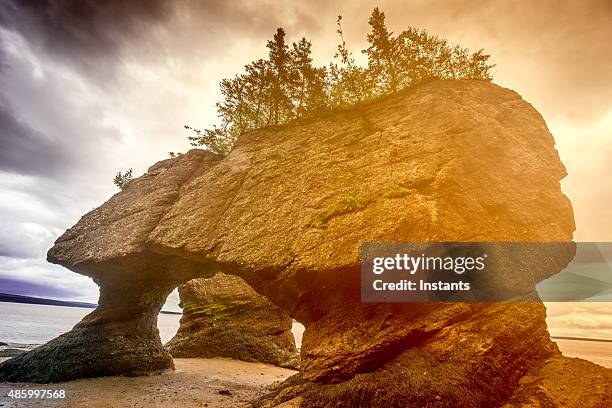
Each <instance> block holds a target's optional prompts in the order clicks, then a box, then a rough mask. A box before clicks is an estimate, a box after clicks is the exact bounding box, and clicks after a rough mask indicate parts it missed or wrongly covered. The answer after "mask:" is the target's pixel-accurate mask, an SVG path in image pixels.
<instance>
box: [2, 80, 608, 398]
mask: <svg viewBox="0 0 612 408" xmlns="http://www.w3.org/2000/svg"><path fill="white" fill-rule="evenodd" d="M193 154H194V155H195V154H196V153H193ZM564 176H565V169H564V167H563V165H562V164H561V162H560V160H559V156H558V154H557V151H556V150H555V148H554V141H553V138H552V136H551V135H550V133H549V132H548V129H547V128H546V124H545V122H544V120H543V119H542V117H541V116H540V115H539V114H538V112H537V111H536V110H535V109H533V107H532V106H531V105H529V104H528V103H526V102H525V101H523V100H522V99H521V97H520V96H519V95H518V94H516V93H514V92H512V91H509V90H507V89H503V88H501V87H498V86H496V85H493V84H491V83H487V82H481V81H432V82H429V83H425V84H422V85H420V86H417V87H414V88H412V89H409V90H406V91H404V92H401V93H398V94H395V95H393V96H390V97H388V98H385V99H384V100H381V101H379V102H376V103H372V104H368V105H365V106H361V107H358V108H355V109H352V110H347V111H343V112H336V113H330V114H327V115H323V116H321V117H319V118H316V119H312V120H305V121H300V122H296V123H292V124H289V125H285V126H282V127H279V128H268V129H263V130H260V131H257V132H253V133H249V134H245V135H243V136H241V138H240V139H239V140H238V143H237V144H236V146H235V147H234V148H233V150H232V151H231V153H230V154H229V155H228V156H227V157H225V158H223V159H222V160H218V159H215V160H214V162H211V163H209V164H208V165H204V164H202V165H200V166H199V167H198V169H197V170H194V172H193V173H192V175H191V176H189V177H187V178H185V179H184V184H183V185H182V187H180V188H177V189H176V191H177V193H176V194H173V195H172V200H174V203H173V204H168V205H167V206H165V207H164V210H163V211H160V212H159V213H158V214H156V215H155V217H154V218H155V219H154V220H153V221H151V223H147V224H146V225H147V228H146V229H143V230H142V235H139V236H138V237H139V239H138V245H136V246H134V248H135V249H131V248H130V247H126V251H127V253H128V254H131V253H137V254H145V256H144V258H143V257H140V258H138V257H137V256H132V255H127V256H126V258H125V259H124V258H122V256H120V253H118V252H117V251H115V250H113V249H112V248H113V246H112V245H113V244H112V243H111V242H110V241H111V239H110V238H111V235H112V234H109V235H108V238H109V239H108V240H107V241H104V242H102V241H101V240H100V239H98V237H97V234H92V235H90V234H89V233H88V231H90V230H91V229H92V225H93V227H95V228H100V227H99V226H98V225H99V224H96V222H93V224H92V223H91V221H90V219H91V217H89V216H86V217H84V219H83V220H81V221H80V223H79V224H77V226H76V227H74V228H73V229H72V230H70V231H69V232H68V233H67V234H66V236H67V238H64V237H62V238H61V239H60V240H59V241H58V243H57V244H56V247H54V248H53V249H52V250H51V251H50V254H49V258H50V260H52V261H54V262H58V263H61V264H63V265H65V266H67V267H69V268H71V269H73V270H75V271H77V272H80V273H85V274H89V275H91V276H93V277H94V278H95V279H96V281H97V282H104V278H106V277H108V279H109V281H110V282H111V283H113V282H118V281H119V279H122V280H123V281H122V282H123V285H125V286H126V287H128V288H129V287H131V285H132V284H134V285H136V286H142V287H143V288H150V289H146V290H162V289H163V290H166V289H164V288H166V287H165V286H164V285H165V282H171V283H172V284H176V283H177V282H184V281H186V280H188V279H191V278H195V277H206V274H207V273H211V271H217V270H220V271H222V272H225V273H228V274H235V275H239V276H241V277H243V278H244V279H245V280H246V281H247V282H248V283H249V285H251V287H253V288H254V289H255V290H256V291H258V292H259V293H261V294H263V295H265V296H266V297H267V298H268V299H269V300H271V301H272V302H273V303H275V304H276V305H278V306H280V307H281V308H282V309H284V310H285V311H287V312H288V313H289V315H290V316H291V317H294V318H296V319H297V320H299V321H300V322H302V323H303V324H304V325H305V332H304V338H303V342H302V349H301V371H300V373H299V374H298V375H296V376H294V377H292V378H291V379H289V380H288V381H287V382H285V383H284V384H283V385H282V386H281V387H279V388H278V389H277V391H276V392H274V393H272V394H271V395H269V396H268V397H266V398H263V399H261V400H260V401H257V402H256V403H255V404H256V405H261V406H275V405H279V404H283V403H290V404H293V405H295V404H300V405H301V406H306V407H319V406H356V407H361V406H368V407H405V406H419V407H420V406H437V407H457V406H467V407H480V406H500V405H503V404H505V403H507V404H510V403H514V402H516V401H518V402H520V403H524V404H532V406H556V405H555V404H557V405H559V404H560V403H561V402H560V401H558V400H553V399H554V398H557V396H558V394H556V393H549V394H546V393H537V392H535V391H533V390H534V388H533V387H537V386H538V385H537V384H541V385H542V386H543V387H545V388H546V387H550V386H551V384H554V383H555V382H554V381H555V380H554V378H553V376H554V375H555V374H554V373H555V370H546V369H545V368H543V367H548V366H547V365H546V362H555V363H554V364H553V366H555V367H556V365H555V364H557V365H558V364H565V363H567V364H568V367H569V368H568V370H571V368H572V367H573V366H574V365H576V364H578V363H577V362H576V361H575V360H570V359H564V358H563V357H561V356H559V352H558V350H557V348H556V346H555V345H554V343H552V342H551V341H550V339H549V336H548V333H547V331H546V324H545V320H544V318H545V309H544V306H543V305H542V304H541V303H540V302H537V301H535V302H507V303H452V304H451V303H361V302H360V287H359V279H360V277H359V270H360V263H359V247H360V244H361V243H362V242H380V241H387V242H402V241H405V242H452V241H469V242H498V241H502V242H505V241H509V242H569V241H571V240H572V235H573V231H574V219H573V213H572V208H571V205H570V203H569V200H568V199H567V198H566V197H565V196H564V195H563V194H562V192H561V188H560V180H561V179H562V178H563V177H564ZM107 204H108V203H107ZM107 204H105V206H106V205H107ZM101 208H104V206H103V207H101ZM88 217H89V218H88ZM109 219H110V218H109ZM113 219H114V220H115V222H114V223H113V225H114V224H117V225H120V224H121V221H120V218H116V219H115V218H113ZM93 220H94V221H95V217H94V219H93ZM88 224H90V225H88ZM107 224H108V222H107V223H102V224H101V225H107ZM113 228H116V227H113ZM103 231H104V229H103V228H102V229H100V232H103ZM116 231H124V232H126V233H128V232H129V231H130V228H126V229H117V230H116ZM122 233H123V232H122ZM117 237H120V236H119V235H117V236H116V238H117ZM128 242H132V241H131V240H128ZM99 244H104V245H105V246H107V247H108V248H109V249H110V250H109V251H108V252H106V251H104V250H103V248H101V249H100V250H99V251H100V253H102V254H105V255H103V256H98V255H96V254H95V252H96V251H97V250H96V251H87V250H83V249H82V248H92V249H93V248H97V247H98V246H99ZM551 248H553V249H551V250H550V251H549V252H546V253H540V254H533V253H528V251H525V253H517V256H516V259H515V260H514V261H515V262H513V263H512V265H506V266H503V265H502V266H500V268H499V270H498V271H497V272H498V273H499V276H500V278H499V282H500V283H501V284H507V285H512V284H513V283H517V282H519V283H520V282H522V278H528V280H527V282H528V285H526V286H525V290H527V291H530V292H531V295H533V291H532V285H533V284H534V283H535V282H538V281H540V280H542V279H544V278H545V277H547V276H550V275H552V274H554V273H557V272H558V271H559V270H560V269H561V268H563V266H564V265H566V264H567V262H569V260H571V258H572V257H573V255H574V252H573V247H572V246H569V247H567V246H560V247H559V248H556V247H551ZM149 257H150V258H151V259H152V260H154V261H155V262H154V263H155V265H150V269H149V268H148V267H145V268H141V269H138V268H136V267H135V266H138V265H140V261H145V264H146V262H148V259H149ZM122 259H123V260H124V261H125V262H124V263H122V262H120V261H121V260H122ZM116 265H120V266H123V267H122V268H114V267H113V266H116ZM130 266H133V267H134V270H132V269H130ZM513 273H514V274H515V275H516V276H515V277H514V278H513V277H512V274H513ZM107 286H108V287H109V288H114V289H113V290H116V291H119V288H118V287H114V286H112V285H111V284H110V283H109V284H108V285H107ZM104 288H105V286H104V285H102V291H103V293H104ZM154 288H158V289H154ZM160 288H161V289H160ZM143 290H144V289H143ZM163 290H162V291H163ZM136 293H139V292H136ZM128 297H129V296H128ZM154 300H157V298H155V299H154ZM94 313H95V312H94ZM121 315H123V312H122V313H118V314H117V316H121ZM108 318H109V320H108V323H105V325H106V324H111V323H110V322H111V321H112V320H113V319H114V318H115V317H113V316H110V315H108ZM105 325H103V326H102V327H104V326H105ZM145 326H146V325H145ZM134 333H139V331H138V330H137V329H135V330H134ZM28 354H29V353H28ZM26 355H27V354H26ZM21 357H22V356H20V357H17V358H21ZM559 362H560V363H559ZM551 364H552V363H551ZM589 371H592V373H593V375H592V376H591V377H589V378H590V380H589V381H590V382H580V381H574V384H576V387H577V388H580V387H584V386H586V384H588V385H589V386H595V385H596V386H598V387H599V388H601V389H607V388H606V387H609V377H606V376H605V375H603V374H602V375H600V374H599V373H607V372H608V371H607V370H605V369H602V368H598V367H597V366H595V365H592V370H591V369H585V370H584V372H585V375H586V376H589V375H590V374H588V372H589ZM5 372H6V371H5V367H4V366H0V379H2V378H6V375H5V374H4V373H5ZM568 372H569V371H568ZM534 384H536V385H534ZM583 391H584V390H583ZM576 392H577V394H580V392H578V391H576ZM597 395H599V394H597ZM526 396H528V397H529V398H531V400H528V399H526V398H527V397H526ZM551 396H552V397H551ZM546 398H549V400H546ZM289 401H292V402H289ZM525 401H530V402H525ZM551 401H552V402H551ZM604 402H607V401H604V400H602V398H600V397H597V396H595V397H593V398H592V399H590V400H589V401H587V403H588V405H585V406H592V407H596V406H604V405H603V404H604ZM538 404H539V405H538ZM551 404H552V405H551Z"/></svg>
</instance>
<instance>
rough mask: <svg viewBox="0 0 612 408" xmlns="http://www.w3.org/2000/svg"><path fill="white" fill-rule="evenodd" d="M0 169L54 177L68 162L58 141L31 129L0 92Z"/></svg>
mask: <svg viewBox="0 0 612 408" xmlns="http://www.w3.org/2000/svg"><path fill="white" fill-rule="evenodd" d="M0 146H2V149H0V170H2V171H6V172H11V173H19V174H25V175H36V176H44V177H51V176H56V175H57V174H58V173H60V172H61V171H62V170H64V169H65V166H66V165H68V161H67V159H68V157H67V154H66V151H65V150H64V149H62V147H61V144H59V143H58V142H57V141H54V140H51V139H50V138H48V137H47V136H45V135H44V134H42V133H41V132H39V131H37V130H35V129H33V128H31V127H30V126H29V125H28V124H27V123H26V122H25V121H24V120H23V119H22V118H20V116H19V114H18V113H17V112H15V110H14V109H13V107H12V106H11V105H10V103H9V101H8V99H7V97H6V96H4V95H2V94H0Z"/></svg>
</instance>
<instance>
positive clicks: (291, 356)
mask: <svg viewBox="0 0 612 408" xmlns="http://www.w3.org/2000/svg"><path fill="white" fill-rule="evenodd" d="M179 295H180V298H181V307H182V308H183V317H182V318H181V326H180V327H179V330H178V332H177V333H176V335H175V336H174V338H172V340H170V341H169V342H168V344H166V349H167V350H168V351H169V352H170V354H172V356H173V357H204V358H211V357H232V358H236V359H239V360H245V361H259V362H262V363H268V364H274V365H277V366H281V367H287V368H293V369H297V367H298V365H299V355H298V352H297V349H296V348H295V340H294V338H293V334H292V333H291V324H292V319H291V318H290V317H289V316H287V314H285V313H284V312H283V311H282V310H280V309H279V308H278V307H276V306H274V305H273V304H272V303H270V301H269V300H267V299H266V298H265V297H263V296H261V295H260V294H258V293H257V292H255V291H254V290H253V289H252V288H251V287H250V286H249V285H247V283H246V282H245V281H244V280H243V279H242V278H239V277H238V276H232V275H225V274H223V273H218V274H216V275H215V276H214V277H213V278H210V279H194V280H191V281H189V282H187V283H186V284H184V285H181V286H180V287H179Z"/></svg>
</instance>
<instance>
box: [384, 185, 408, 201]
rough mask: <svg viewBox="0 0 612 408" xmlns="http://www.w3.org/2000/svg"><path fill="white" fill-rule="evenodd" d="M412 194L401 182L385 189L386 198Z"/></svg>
mask: <svg viewBox="0 0 612 408" xmlns="http://www.w3.org/2000/svg"><path fill="white" fill-rule="evenodd" d="M408 194H410V190H409V189H407V188H406V187H405V186H404V185H402V184H401V183H395V184H393V185H392V186H391V187H389V188H388V189H387V191H385V193H384V194H383V197H385V198H401V197H404V196H407V195H408Z"/></svg>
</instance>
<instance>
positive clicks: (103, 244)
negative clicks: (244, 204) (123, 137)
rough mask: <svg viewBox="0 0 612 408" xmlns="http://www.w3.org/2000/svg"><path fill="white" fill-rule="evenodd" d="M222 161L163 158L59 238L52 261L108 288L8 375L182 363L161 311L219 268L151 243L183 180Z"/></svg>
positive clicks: (38, 378) (44, 376)
mask: <svg viewBox="0 0 612 408" xmlns="http://www.w3.org/2000/svg"><path fill="white" fill-rule="evenodd" d="M219 159H220V158H219V157H218V156H216V155H214V154H211V153H208V152H204V151H197V150H194V151H191V152H189V153H187V154H184V155H181V156H179V157H178V158H176V159H171V160H164V161H161V162H159V163H157V164H155V165H154V166H152V167H151V168H150V169H149V170H148V172H147V174H145V175H144V176H142V177H139V178H138V179H136V180H133V181H132V182H130V183H129V184H128V186H127V187H126V188H125V189H124V190H123V191H122V192H120V193H117V194H115V195H114V196H113V197H112V198H111V199H110V200H108V201H107V202H106V203H104V204H103V205H102V206H100V207H99V208H97V209H95V210H93V211H91V212H90V213H88V214H86V215H84V216H83V217H82V218H81V220H80V221H79V222H78V223H77V224H76V225H75V226H74V227H72V228H71V229H69V230H68V231H66V233H64V235H62V236H61V237H60V238H59V239H58V240H57V242H56V243H55V246H54V247H53V248H51V250H50V251H49V254H48V258H49V260H50V261H52V262H57V263H59V264H61V265H63V266H65V267H67V268H69V269H71V270H73V271H75V272H78V273H81V274H84V275H87V276H90V277H92V279H93V280H94V281H95V282H96V283H97V284H98V285H99V286H100V299H99V301H98V307H97V308H96V309H95V310H94V311H93V312H92V313H90V314H89V315H87V316H86V317H85V318H84V319H83V320H82V321H81V322H79V323H78V324H77V325H76V326H75V327H74V328H73V329H72V330H71V331H70V332H68V333H65V334H63V335H61V336H59V337H58V338H56V339H53V340H52V341H50V342H49V343H47V344H45V345H43V346H40V347H38V348H36V349H34V350H32V351H30V352H28V353H25V354H22V355H20V356H18V357H15V358H13V359H11V360H8V361H6V362H4V363H3V364H2V365H0V380H4V381H34V382H57V381H66V380H71V379H75V378H84V377H97V376H104V375H141V374H148V373H155V372H160V371H164V370H167V369H173V368H174V363H173V361H172V357H171V356H170V354H169V353H168V352H167V351H166V350H165V349H164V348H163V346H162V344H161V340H160V339H159V332H158V330H157V315H158V313H159V310H160V309H161V307H162V305H163V303H164V302H165V300H166V298H167V297H168V295H169V294H170V292H171V291H172V290H174V288H175V287H176V286H177V282H182V281H185V280H187V279H189V278H190V277H191V276H192V275H193V274H197V275H198V276H212V275H213V274H214V271H211V270H207V269H206V268H205V267H203V266H202V265H201V264H196V263H193V262H190V261H188V260H182V259H179V258H176V257H172V256H160V255H157V254H154V253H151V252H150V251H148V250H147V249H146V248H145V241H146V239H147V237H148V235H149V233H150V231H151V230H152V229H153V228H154V227H155V226H156V225H157V223H158V222H159V220H160V218H161V217H162V215H163V214H164V213H165V212H166V211H167V209H168V208H169V206H170V205H171V204H172V203H173V202H174V201H175V200H176V198H177V197H178V193H179V189H180V187H181V185H182V184H183V183H185V182H186V181H187V180H188V179H189V178H190V177H192V176H193V175H194V174H199V173H200V172H201V171H202V170H203V169H206V168H208V167H210V166H212V165H214V164H215V163H217V162H218V161H219Z"/></svg>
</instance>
